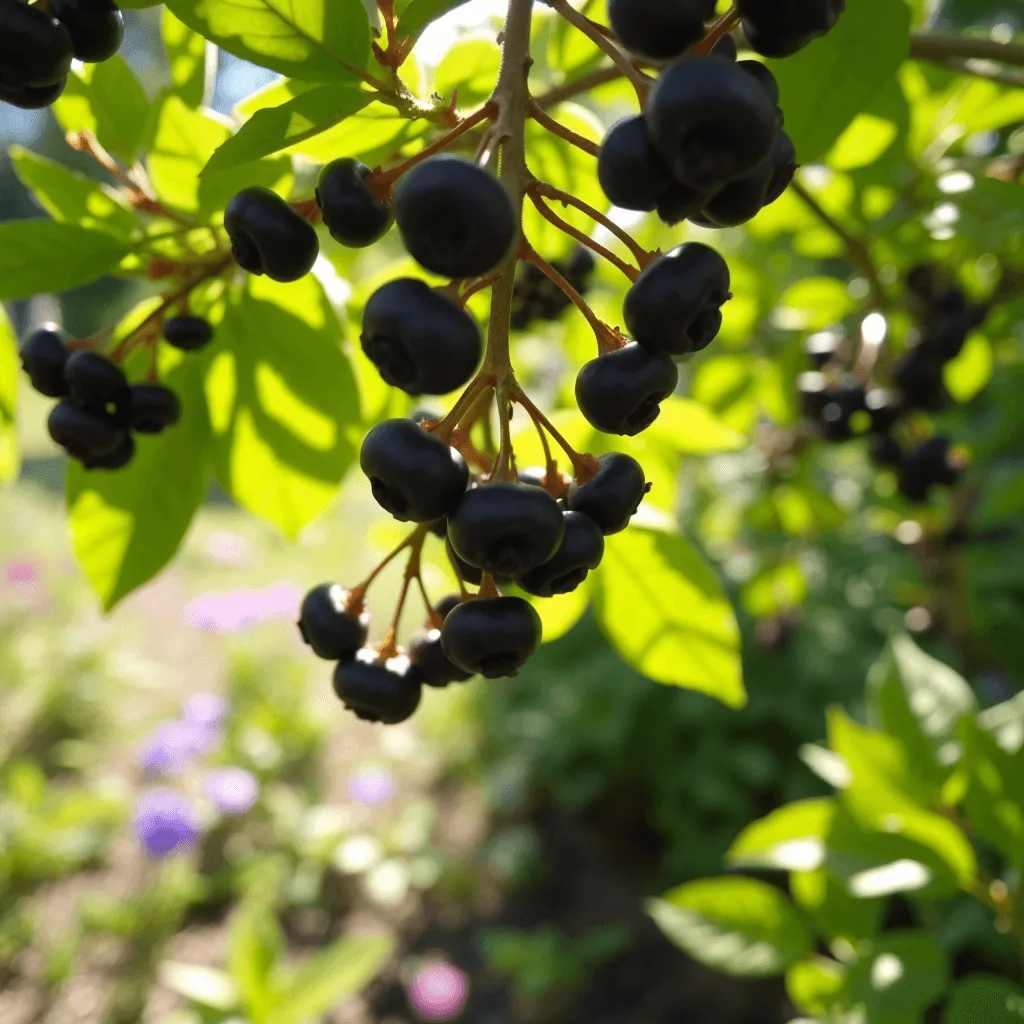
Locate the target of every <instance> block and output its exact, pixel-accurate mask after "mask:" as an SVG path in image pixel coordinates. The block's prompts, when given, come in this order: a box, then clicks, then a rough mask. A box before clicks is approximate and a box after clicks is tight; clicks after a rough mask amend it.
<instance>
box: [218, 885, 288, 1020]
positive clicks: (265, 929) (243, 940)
mask: <svg viewBox="0 0 1024 1024" xmlns="http://www.w3.org/2000/svg"><path fill="white" fill-rule="evenodd" d="M283 949H284V937H283V935H282V934H281V929H280V927H279V926H278V923H277V919H276V918H275V916H274V912H273V910H272V908H271V907H270V906H268V905H266V904H265V903H263V902H262V901H260V900H253V901H251V902H249V903H244V904H243V905H242V906H241V907H240V908H239V910H238V912H237V913H236V914H235V916H234V918H233V919H232V922H231V931H230V935H229V938H228V963H227V966H228V971H229V972H230V974H231V978H232V980H233V981H234V983H235V985H237V987H238V991H239V995H240V999H241V1003H242V1005H243V1006H244V1007H245V1011H246V1013H247V1014H248V1016H249V1017H251V1018H252V1019H253V1020H254V1021H257V1022H259V1021H265V1020H266V1019H267V1016H268V1015H269V1013H270V1011H271V1010H272V1009H273V1006H274V1002H275V996H276V994H275V991H274V984H273V977H272V974H273V970H274V966H275V964H276V963H277V960H278V958H279V957H280V956H281V953H282V951H283Z"/></svg>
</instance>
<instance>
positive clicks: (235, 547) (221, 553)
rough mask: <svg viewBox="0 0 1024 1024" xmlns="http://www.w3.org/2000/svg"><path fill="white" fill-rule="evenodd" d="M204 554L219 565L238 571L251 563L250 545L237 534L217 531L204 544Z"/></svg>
mask: <svg viewBox="0 0 1024 1024" xmlns="http://www.w3.org/2000/svg"><path fill="white" fill-rule="evenodd" d="M206 554H207V557H208V558H209V559H210V560H211V561H214V562H217V563H219V564H220V565H229V566H231V567H232V568H235V569H240V568H242V567H243V566H245V565H248V564H249V563H250V562H251V561H252V545H251V544H250V543H249V542H248V541H247V540H246V539H245V538H244V537H240V536H239V535H238V534H237V533H231V532H229V531H228V530H219V531H218V532H217V533H214V534H211V535H210V539H209V540H208V541H207V542H206Z"/></svg>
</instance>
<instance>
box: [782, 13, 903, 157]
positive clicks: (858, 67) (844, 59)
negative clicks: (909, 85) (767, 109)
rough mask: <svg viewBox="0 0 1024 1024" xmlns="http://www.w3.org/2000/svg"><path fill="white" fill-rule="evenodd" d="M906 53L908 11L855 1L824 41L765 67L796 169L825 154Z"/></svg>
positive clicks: (894, 70) (894, 71)
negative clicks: (777, 92) (777, 94)
mask: <svg viewBox="0 0 1024 1024" xmlns="http://www.w3.org/2000/svg"><path fill="white" fill-rule="evenodd" d="M909 49H910V11H909V9H908V8H907V6H906V4H905V3H903V0H857V3H851V4H849V5H848V7H847V10H846V13H845V14H843V16H842V17H841V18H840V19H839V21H838V22H837V23H836V27H835V28H834V29H833V30H832V31H831V32H829V33H828V35H826V36H823V37H822V38H820V39H816V40H815V41H814V42H813V43H811V44H810V46H807V47H806V48H805V49H803V50H801V51H800V52H799V53H797V54H794V55H793V56H792V57H787V58H786V59H785V60H771V61H768V62H767V63H768V66H769V67H770V68H771V70H772V72H773V74H774V75H775V77H776V78H777V79H778V82H779V90H780V93H781V100H780V106H781V107H782V109H783V110H784V111H785V112H786V131H787V132H788V134H789V135H790V137H791V138H792V139H793V142H794V144H795V145H796V152H797V157H798V158H799V160H800V162H801V163H808V162H810V161H813V160H817V159H819V158H821V157H823V156H824V155H825V154H826V153H827V152H828V150H829V148H830V147H831V146H832V144H833V143H834V142H835V141H836V139H838V138H839V136H840V135H841V134H842V133H843V131H844V129H845V128H846V126H847V125H848V124H849V123H850V122H851V121H852V120H853V119H854V117H855V116H856V115H857V114H858V113H860V111H862V110H863V109H864V108H865V107H866V106H868V104H869V103H870V102H871V100H872V99H873V98H874V97H875V96H876V95H877V94H878V93H879V92H881V91H882V89H883V88H884V87H885V86H886V84H887V83H888V82H889V81H890V79H891V78H892V77H893V76H894V75H895V74H896V71H897V69H898V68H899V66H900V64H901V63H902V62H903V60H904V59H905V58H906V56H907V53H908V52H909Z"/></svg>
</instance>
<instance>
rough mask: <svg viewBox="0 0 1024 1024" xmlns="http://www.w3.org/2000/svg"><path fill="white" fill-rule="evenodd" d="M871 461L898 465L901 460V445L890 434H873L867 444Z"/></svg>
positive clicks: (884, 464) (882, 464)
mask: <svg viewBox="0 0 1024 1024" xmlns="http://www.w3.org/2000/svg"><path fill="white" fill-rule="evenodd" d="M868 455H869V456H870V458H871V461H872V462H874V463H876V464H877V465H879V466H893V467H896V466H899V465H900V463H902V461H903V447H902V445H901V444H900V443H899V441H897V440H896V438H894V437H893V436H892V434H875V435H874V436H873V437H872V438H871V441H870V443H869V444H868Z"/></svg>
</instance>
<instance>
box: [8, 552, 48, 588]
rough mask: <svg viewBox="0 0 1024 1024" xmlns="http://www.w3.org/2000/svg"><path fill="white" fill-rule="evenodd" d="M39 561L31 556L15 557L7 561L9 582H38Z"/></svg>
mask: <svg viewBox="0 0 1024 1024" xmlns="http://www.w3.org/2000/svg"><path fill="white" fill-rule="evenodd" d="M39 577H40V571H39V563H38V562H34V561H32V559H30V558H15V559H14V560H13V561H11V562H8V563H7V582H8V583H13V584H22V585H24V584H30V583H38V582H39Z"/></svg>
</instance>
